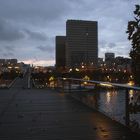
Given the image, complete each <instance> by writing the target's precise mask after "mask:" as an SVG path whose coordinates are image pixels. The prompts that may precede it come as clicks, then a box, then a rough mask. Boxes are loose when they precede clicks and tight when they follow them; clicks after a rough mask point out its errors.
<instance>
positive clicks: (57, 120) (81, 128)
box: [0, 86, 140, 140]
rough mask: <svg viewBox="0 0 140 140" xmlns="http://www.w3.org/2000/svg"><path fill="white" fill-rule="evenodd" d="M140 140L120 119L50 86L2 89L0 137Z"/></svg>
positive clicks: (0, 139) (7, 139)
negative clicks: (107, 115)
mask: <svg viewBox="0 0 140 140" xmlns="http://www.w3.org/2000/svg"><path fill="white" fill-rule="evenodd" d="M126 139H127V140H139V139H140V136H139V135H137V134H135V133H132V132H131V131H129V130H128V129H127V128H125V127H123V126H122V125H120V124H119V123H116V122H115V121H113V120H111V119H109V118H108V117H106V116H104V115H102V114H101V113H99V112H97V111H94V110H93V109H90V108H88V107H87V106H85V105H83V104H82V103H80V102H78V101H76V100H75V99H73V98H72V97H70V96H67V95H65V94H63V93H59V92H57V91H55V90H49V89H24V88H21V87H20V86H17V87H16V88H11V89H0V140H126Z"/></svg>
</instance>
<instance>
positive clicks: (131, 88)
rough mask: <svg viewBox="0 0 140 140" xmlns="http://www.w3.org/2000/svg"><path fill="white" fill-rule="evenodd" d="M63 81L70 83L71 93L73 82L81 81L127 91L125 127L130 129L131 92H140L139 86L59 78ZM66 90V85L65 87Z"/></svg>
mask: <svg viewBox="0 0 140 140" xmlns="http://www.w3.org/2000/svg"><path fill="white" fill-rule="evenodd" d="M58 79H60V80H62V81H68V82H69V91H71V84H72V81H79V82H88V83H93V84H95V85H98V84H99V86H104V87H113V88H114V87H118V88H121V89H125V125H126V126H128V127H129V125H130V114H129V90H138V91H140V87H137V86H131V85H126V84H118V83H111V82H103V81H95V80H84V79H78V78H62V77H61V78H58ZM62 88H64V85H63V87H62Z"/></svg>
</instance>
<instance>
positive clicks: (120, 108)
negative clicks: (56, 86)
mask: <svg viewBox="0 0 140 140" xmlns="http://www.w3.org/2000/svg"><path fill="white" fill-rule="evenodd" d="M75 95H76V96H77V97H78V98H80V100H81V101H82V102H84V103H85V104H87V105H88V106H90V107H93V108H95V109H97V110H99V111H100V112H103V113H104V114H106V115H107V116H109V117H111V118H112V119H115V120H117V121H119V122H121V123H123V124H124V122H125V120H124V117H125V90H113V89H108V90H99V91H93V92H92V93H90V94H87V93H80V94H75ZM139 95H140V94H138V93H137V92H135V91H133V90H130V92H129V97H130V102H135V101H137V99H138V96H139ZM130 117H131V118H130V119H131V120H134V119H136V120H137V121H139V124H140V113H138V114H130Z"/></svg>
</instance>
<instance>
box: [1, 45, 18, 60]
mask: <svg viewBox="0 0 140 140" xmlns="http://www.w3.org/2000/svg"><path fill="white" fill-rule="evenodd" d="M0 56H2V57H13V56H15V46H10V45H9V46H8V45H7V46H3V47H0Z"/></svg>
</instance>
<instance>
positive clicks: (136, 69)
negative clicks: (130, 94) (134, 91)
mask: <svg viewBox="0 0 140 140" xmlns="http://www.w3.org/2000/svg"><path fill="white" fill-rule="evenodd" d="M135 6H136V9H135V11H134V20H133V21H129V22H128V27H127V32H126V33H128V39H129V40H130V41H131V44H132V48H131V51H130V57H131V58H132V72H133V74H134V80H135V83H136V84H137V85H140V5H135Z"/></svg>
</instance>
